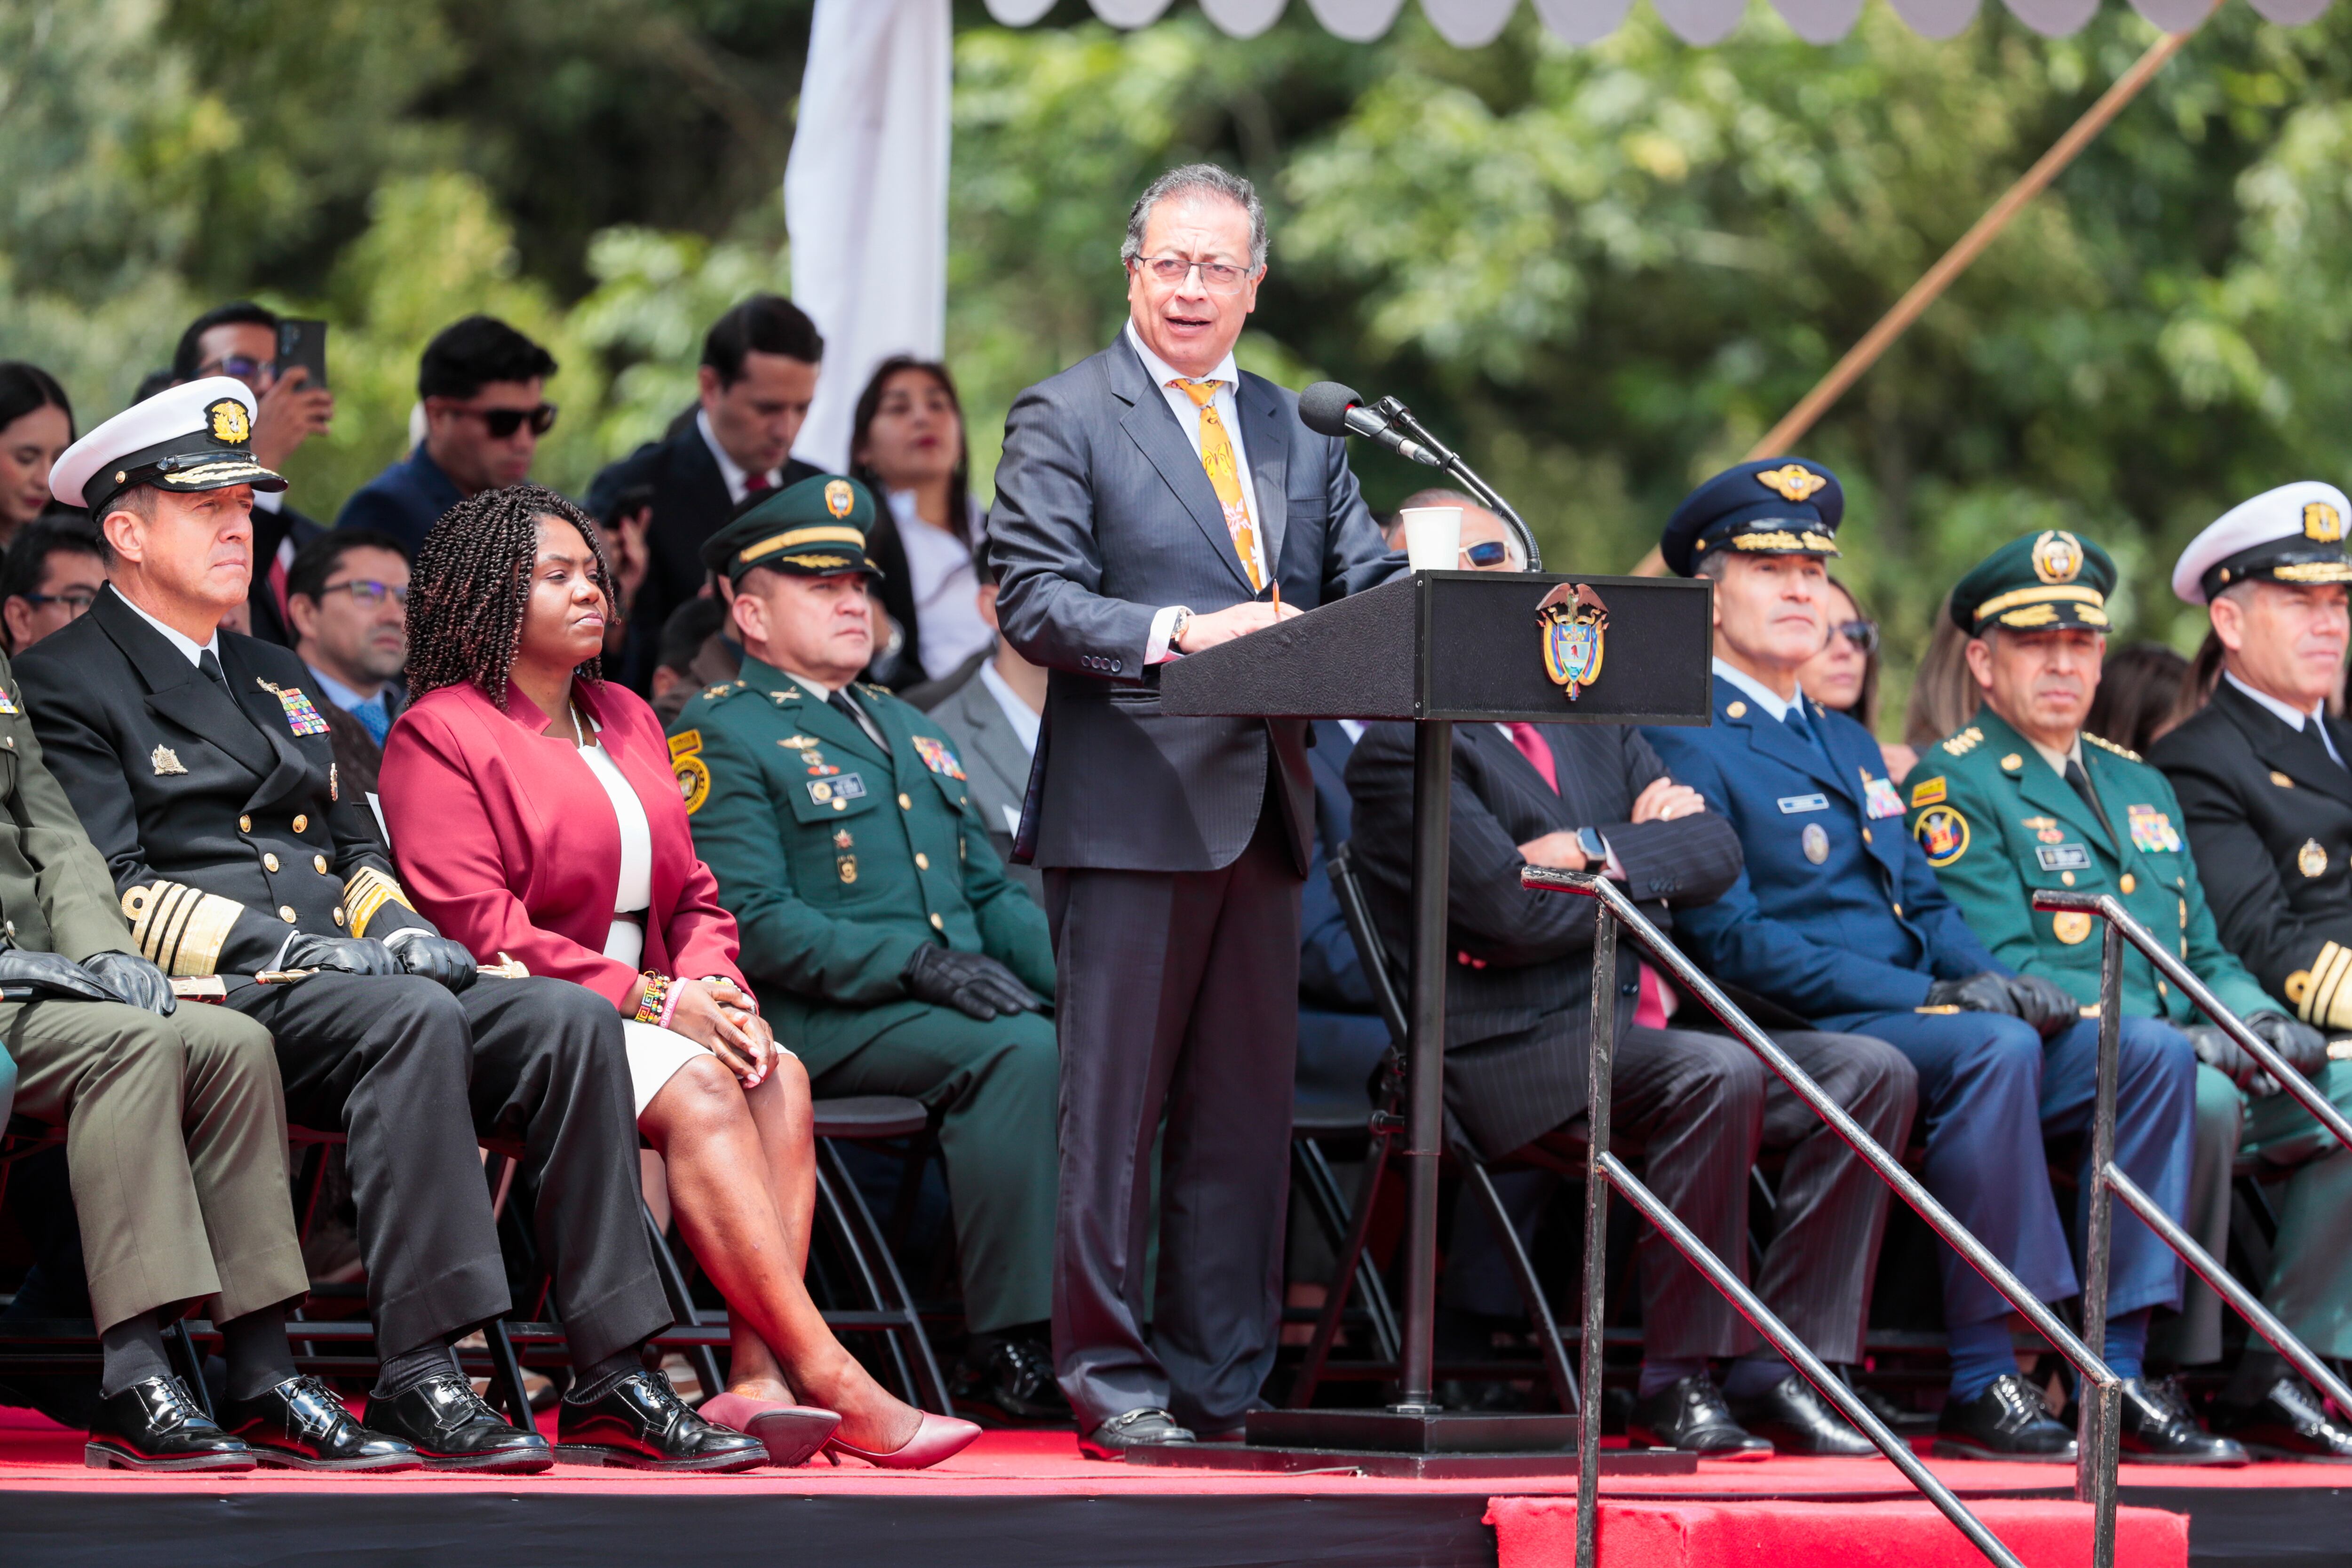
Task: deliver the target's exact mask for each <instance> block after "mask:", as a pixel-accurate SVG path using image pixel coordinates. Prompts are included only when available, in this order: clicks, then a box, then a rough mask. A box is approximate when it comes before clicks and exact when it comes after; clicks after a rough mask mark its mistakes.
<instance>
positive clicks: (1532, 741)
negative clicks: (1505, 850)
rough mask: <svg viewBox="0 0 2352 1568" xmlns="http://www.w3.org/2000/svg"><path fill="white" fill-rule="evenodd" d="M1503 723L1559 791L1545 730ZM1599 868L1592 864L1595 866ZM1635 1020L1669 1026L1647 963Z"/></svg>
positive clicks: (1662, 993)
mask: <svg viewBox="0 0 2352 1568" xmlns="http://www.w3.org/2000/svg"><path fill="white" fill-rule="evenodd" d="M1503 727H1504V728H1505V729H1506V730H1508V731H1510V734H1511V744H1512V745H1514V746H1516V747H1517V748H1518V752H1519V755H1521V756H1523V757H1525V758H1527V760H1528V763H1529V765H1531V766H1532V767H1533V768H1534V769H1535V770H1536V772H1538V773H1541V774H1542V775H1543V782H1544V783H1546V784H1549V785H1550V786H1551V792H1552V794H1554V795H1558V794H1559V763H1557V762H1556V761H1555V760H1554V759H1553V757H1552V754H1551V747H1549V745H1547V744H1545V743H1544V738H1543V731H1540V730H1538V729H1537V728H1536V727H1535V726H1534V725H1533V724H1506V725H1505V726H1503ZM1593 869H1595V870H1598V869H1599V868H1598V867H1595V868H1593ZM1633 1023H1634V1025H1635V1026H1637V1027H1639V1028H1643V1029H1663V1028H1664V1027H1665V1026H1666V985H1665V982H1664V981H1663V980H1660V979H1659V978H1658V976H1657V973H1656V972H1655V971H1654V970H1652V969H1651V967H1650V966H1649V965H1648V964H1646V963H1645V964H1643V965H1642V995H1641V1000H1640V1001H1638V1002H1636V1003H1635V1004H1634V1005H1633Z"/></svg>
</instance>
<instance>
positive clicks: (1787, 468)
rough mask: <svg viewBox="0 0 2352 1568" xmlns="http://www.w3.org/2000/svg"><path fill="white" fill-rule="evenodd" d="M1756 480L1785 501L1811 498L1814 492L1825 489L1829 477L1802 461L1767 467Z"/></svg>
mask: <svg viewBox="0 0 2352 1568" xmlns="http://www.w3.org/2000/svg"><path fill="white" fill-rule="evenodd" d="M1756 482H1757V483H1758V484H1759V485H1762V486H1763V487H1764V488H1765V489H1768V490H1770V491H1771V492H1772V493H1773V494H1774V495H1777V496H1779V497H1780V499H1781V500H1785V501H1801V500H1811V499H1812V497H1813V493H1814V492H1815V491H1817V490H1820V489H1825V488H1826V487H1827V486H1828V484H1829V482H1830V481H1829V478H1828V476H1827V475H1824V474H1817V473H1815V472H1813V471H1812V469H1811V468H1807V467H1805V466H1804V465H1803V464H1802V463H1783V464H1781V465H1780V467H1779V468H1767V469H1765V470H1764V471H1763V472H1762V473H1759V474H1758V475H1757V476H1756Z"/></svg>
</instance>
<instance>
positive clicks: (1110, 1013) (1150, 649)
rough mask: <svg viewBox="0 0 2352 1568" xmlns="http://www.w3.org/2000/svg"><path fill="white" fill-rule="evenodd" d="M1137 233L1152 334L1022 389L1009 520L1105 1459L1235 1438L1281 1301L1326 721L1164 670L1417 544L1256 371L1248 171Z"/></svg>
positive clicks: (1065, 1170) (1008, 484)
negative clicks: (1032, 666) (1222, 693)
mask: <svg viewBox="0 0 2352 1568" xmlns="http://www.w3.org/2000/svg"><path fill="white" fill-rule="evenodd" d="M1119 256H1120V260H1121V262H1122V264H1123V265H1124V266H1125V268H1126V270H1127V297H1128V306H1129V321H1128V325H1127V328H1126V330H1125V331H1122V332H1121V333H1120V334H1119V336H1118V341H1117V342H1113V343H1112V344H1111V345H1110V346H1109V347H1108V348H1107V349H1105V350H1104V351H1103V352H1102V353H1098V354H1096V355H1095V356H1094V357H1093V358H1091V359H1088V360H1086V361H1084V362H1082V363H1079V364H1076V365H1075V366H1073V367H1071V368H1070V369H1069V370H1066V371H1065V372H1063V373H1062V374H1059V375H1057V376H1055V377H1054V378H1053V379H1051V380H1050V381H1045V382H1041V383H1040V384H1037V385H1035V386H1033V387H1031V388H1029V390H1028V391H1026V392H1024V393H1023V394H1022V395H1020V397H1019V398H1018V399H1016V400H1015V401H1014V403H1013V410H1012V412H1011V414H1010V415H1009V416H1007V417H1006V420H1005V429H1004V456H1003V461H1002V463H1001V464H1000V465H999V467H998V468H997V470H996V506H995V509H994V510H993V511H992V513H991V515H990V518H989V525H988V536H989V540H990V548H991V550H992V561H993V563H994V565H995V567H996V570H997V573H998V574H999V580H1000V583H1001V588H1000V591H999V596H998V598H997V615H998V617H999V620H1000V622H1001V624H1002V626H1003V633H1004V636H1005V637H1006V638H1007V639H1008V640H1010V641H1011V642H1012V644H1013V647H1016V648H1018V649H1019V650H1020V651H1021V653H1022V654H1023V655H1024V657H1026V658H1029V659H1031V660H1033V661H1034V662H1035V663H1038V664H1042V665H1044V666H1045V667H1046V668H1048V669H1050V670H1051V671H1052V672H1053V673H1052V679H1051V681H1050V684H1049V687H1048V689H1047V695H1046V703H1045V729H1044V731H1043V732H1042V733H1041V735H1040V736H1039V739H1038V743H1037V753H1036V761H1035V763H1034V767H1033V769H1032V772H1031V774H1030V784H1029V792H1028V800H1027V802H1026V804H1025V808H1024V814H1023V820H1022V825H1021V832H1020V836H1019V839H1020V842H1019V844H1018V845H1017V846H1016V847H1015V849H1014V856H1015V858H1028V859H1031V860H1033V861H1034V864H1035V865H1037V866H1038V867H1040V868H1043V869H1044V871H1045V902H1046V916H1047V919H1048V920H1049V921H1050V922H1051V923H1052V926H1053V930H1054V948H1055V958H1056V961H1057V968H1058V971H1059V984H1058V988H1057V990H1056V993H1055V1026H1056V1031H1057V1033H1058V1036H1059V1039H1060V1045H1061V1052H1062V1099H1061V1120H1060V1132H1061V1162H1062V1178H1061V1192H1060V1200H1059V1208H1058V1213H1057V1215H1056V1226H1055V1259H1054V1356H1055V1373H1056V1374H1057V1375H1058V1377H1059V1378H1060V1380H1061V1384H1062V1389H1063V1392H1064V1393H1065V1394H1068V1396H1069V1400H1070V1404H1071V1405H1072V1407H1073V1408H1074V1409H1075V1410H1076V1413H1077V1418H1078V1432H1079V1440H1080V1447H1081V1448H1082V1449H1083V1450H1084V1451H1085V1452H1087V1454H1089V1455H1091V1456H1093V1457H1095V1458H1119V1457H1121V1456H1122V1454H1123V1453H1124V1451H1125V1450H1126V1449H1128V1448H1129V1447H1137V1446H1140V1445H1144V1444H1151V1443H1167V1442H1183V1441H1186V1440H1189V1439H1190V1438H1191V1437H1192V1436H1193V1434H1194V1432H1195V1431H1197V1432H1198V1433H1199V1434H1200V1435H1201V1436H1204V1437H1223V1436H1233V1435H1237V1434H1238V1432H1239V1429H1240V1427H1241V1426H1242V1417H1243V1415H1244V1414H1245V1413H1246V1412H1247V1411H1248V1410H1249V1409H1250V1408H1251V1407H1252V1406H1253V1404H1254V1403H1255V1400H1256V1398H1257V1391H1258V1385H1259V1384H1260V1383H1261V1382H1262V1381H1263V1380H1264V1379H1265V1373H1266V1372H1267V1370H1268V1369H1269V1368H1270V1367H1271V1366H1272V1365H1273V1364H1274V1352H1275V1335H1276V1329H1277V1327H1278V1324H1279V1316H1280V1307H1281V1301H1280V1294H1279V1291H1280V1279H1281V1272H1282V1271H1281V1262H1282V1222H1283V1212H1284V1205H1285V1203H1286V1193H1287V1190H1288V1183H1287V1180H1286V1175H1287V1169H1288V1161H1289V1136H1290V1095H1291V1069H1292V1059H1293V1058H1294V1057H1295V1055H1296V1054H1297V1005H1298V903H1299V889H1300V887H1301V885H1302V883H1303V881H1304V879H1305V877H1306V874H1307V854H1308V850H1309V848H1310V847H1311V845H1312V842H1313V837H1314V815H1313V814H1314V809H1315V791H1314V784H1313V780H1312V777H1311V775H1310V773H1309V772H1308V769H1307V750H1306V748H1307V744H1308V740H1307V735H1308V729H1307V724H1306V722H1305V721H1297V720H1263V719H1195V718H1180V717H1176V716H1173V715H1171V714H1167V713H1163V712H1162V711H1161V710H1160V698H1159V671H1158V668H1157V667H1158V666H1159V665H1160V664H1163V663H1165V662H1167V661H1168V660H1170V659H1172V658H1181V657H1183V656H1184V655H1186V654H1193V653H1199V652H1200V651H1202V649H1203V648H1209V647H1215V646H1216V645H1217V644H1219V643H1223V642H1229V641H1231V640H1232V639H1234V637H1242V636H1244V635H1245V634H1247V633H1250V632H1254V631H1258V630H1261V629H1263V628H1264V627H1266V626H1272V625H1274V624H1275V623H1276V621H1277V620H1279V619H1282V618H1284V617H1286V616H1295V615H1297V614H1298V613H1299V612H1300V611H1301V610H1306V609H1312V608H1313V607H1315V606H1316V605H1319V604H1321V603H1323V602H1324V601H1325V600H1327V599H1333V598H1338V597H1339V596H1341V595H1345V594H1347V593H1349V592H1351V591H1360V590H1361V589H1364V588H1368V587H1370V586H1372V585H1373V584H1376V583H1378V582H1380V581H1381V580H1382V579H1384V578H1385V577H1387V576H1389V575H1390V574H1391V573H1394V572H1396V571H1399V570H1401V569H1402V561H1401V560H1400V559H1397V558H1393V557H1385V556H1384V553H1383V546H1382V543H1381V536H1380V531H1379V529H1378V528H1376V527H1375V526H1374V524H1373V522H1372V519H1371V514H1370V512H1368V511H1367V510H1365V509H1364V502H1363V498H1362V497H1361V496H1360V494H1359V493H1358V491H1357V489H1356V480H1355V476H1354V475H1352V474H1351V473H1349V470H1348V460H1347V456H1346V453H1345V450H1344V448H1343V447H1342V444H1341V443H1340V442H1339V441H1338V440H1336V439H1333V438H1330V437H1322V436H1317V435H1314V434H1312V433H1311V432H1309V431H1308V430H1307V427H1306V426H1304V425H1302V424H1300V423H1299V419H1298V400H1297V398H1296V397H1294V396H1293V395H1291V394H1290V393H1288V392H1286V391H1284V390H1283V389H1282V388H1281V387H1278V386H1276V385H1274V384H1272V383H1270V382H1267V381H1265V380H1263V379H1262V378H1260V377H1257V376H1254V375H1244V374H1241V373H1240V372H1239V371H1238V370H1237V369H1235V367H1234V353H1233V350H1234V342H1235V341H1236V340H1238V339H1239V338H1240V336H1241V331H1242V324H1243V323H1244V321H1246V320H1247V319H1248V317H1249V313H1250V311H1251V310H1254V309H1255V308H1256V304H1257V288H1258V284H1259V283H1260V282H1261V281H1262V280H1263V279H1264V278H1265V209H1264V208H1263V207H1261V206H1260V205H1259V204H1258V199H1257V193H1256V192H1255V190H1253V189H1252V188H1251V186H1250V184H1249V182H1248V181H1246V180H1244V179H1240V178H1238V177H1237V176H1235V175H1233V174H1227V173H1226V172H1225V171H1224V170H1223V169H1220V168H1217V167H1215V166H1214V165H1213V164H1207V163H1195V164H1192V165H1189V166H1187V167H1184V168H1180V169H1175V170H1172V171H1171V172H1170V173H1168V174H1163V175H1161V176H1160V178H1159V179H1158V180H1156V181H1154V182H1153V183H1152V184H1151V186H1150V188H1149V189H1148V190H1146V191H1145V192H1144V193H1143V195H1142V196H1141V198H1140V199H1139V200H1138V201H1137V202H1136V204H1135V206H1134V208H1133V210H1132V211H1131V212H1130V213H1129V215H1128V221H1127V237H1126V240H1125V242H1124V243H1123V244H1122V245H1121V246H1120V247H1119ZM1277 584H1279V586H1278V588H1277ZM1163 1112H1164V1113H1165V1116H1166V1122H1167V1125H1166V1131H1165V1135H1164V1142H1162V1145H1161V1153H1160V1221H1161V1223H1160V1267H1159V1279H1158V1282H1157V1285H1156V1288H1152V1289H1150V1295H1151V1298H1152V1317H1153V1326H1152V1331H1151V1332H1150V1335H1149V1336H1147V1335H1146V1333H1145V1331H1144V1316H1145V1305H1144V1303H1145V1297H1146V1292H1147V1286H1148V1283H1149V1282H1148V1281H1147V1280H1146V1279H1145V1277H1144V1259H1145V1242H1146V1239H1147V1237H1149V1236H1150V1229H1151V1227H1150V1212H1149V1205H1150V1194H1151V1157H1152V1146H1153V1142H1154V1139H1155V1137H1156V1136H1159V1135H1160V1122H1161V1118H1162V1114H1163Z"/></svg>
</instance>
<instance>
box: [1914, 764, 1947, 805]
mask: <svg viewBox="0 0 2352 1568" xmlns="http://www.w3.org/2000/svg"><path fill="white" fill-rule="evenodd" d="M1944 787H1945V786H1944V777H1943V775H1942V774H1941V773H1938V774H1937V775H1936V776H1935V777H1934V778H1931V779H1921V780H1920V781H1919V782H1918V783H1917V784H1913V785H1912V786H1911V809H1912V810H1914V811H1916V810H1918V809H1919V808H1920V807H1921V806H1923V805H1936V804H1937V803H1938V802H1940V801H1941V800H1942V799H1943V798H1944Z"/></svg>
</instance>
